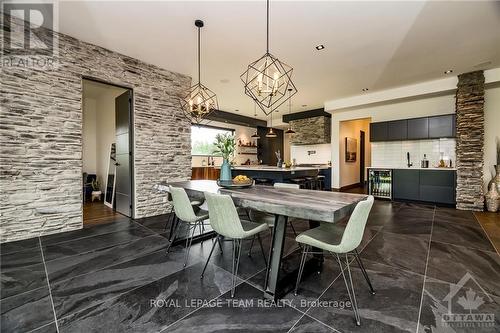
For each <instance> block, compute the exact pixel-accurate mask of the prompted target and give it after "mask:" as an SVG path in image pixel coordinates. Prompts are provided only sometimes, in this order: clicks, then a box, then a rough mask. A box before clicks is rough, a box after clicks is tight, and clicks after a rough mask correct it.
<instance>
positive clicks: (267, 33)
mask: <svg viewBox="0 0 500 333" xmlns="http://www.w3.org/2000/svg"><path fill="white" fill-rule="evenodd" d="M266 24H267V31H266V37H267V38H266V40H267V44H266V53H269V0H267V23H266Z"/></svg>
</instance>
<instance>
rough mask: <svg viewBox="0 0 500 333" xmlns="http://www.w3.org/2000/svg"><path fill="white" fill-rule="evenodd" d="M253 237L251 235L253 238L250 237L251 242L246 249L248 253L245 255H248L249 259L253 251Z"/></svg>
mask: <svg viewBox="0 0 500 333" xmlns="http://www.w3.org/2000/svg"><path fill="white" fill-rule="evenodd" d="M255 237H256V236H255V235H253V237H252V242H251V243H250V247H249V248H248V253H247V255H248V256H249V257H251V256H252V249H253V243H254V242H255Z"/></svg>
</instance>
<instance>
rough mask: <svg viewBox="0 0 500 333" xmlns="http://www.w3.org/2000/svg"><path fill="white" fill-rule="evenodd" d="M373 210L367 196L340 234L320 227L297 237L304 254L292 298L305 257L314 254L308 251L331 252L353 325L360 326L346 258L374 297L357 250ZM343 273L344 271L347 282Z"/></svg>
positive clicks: (338, 230)
mask: <svg viewBox="0 0 500 333" xmlns="http://www.w3.org/2000/svg"><path fill="white" fill-rule="evenodd" d="M372 206H373V196H371V195H370V196H368V198H367V199H366V200H363V201H360V202H358V204H357V205H356V207H355V208H354V211H353V212H352V214H351V216H350V218H349V221H348V222H347V225H346V227H345V229H344V230H343V231H342V230H341V229H339V228H337V226H335V225H332V224H328V223H323V224H322V225H321V226H319V227H318V228H314V229H310V230H307V231H305V232H303V233H301V234H300V235H298V236H297V238H296V241H297V242H299V243H302V244H304V250H303V252H302V258H301V260H300V266H299V274H298V276H297V283H296V284H295V295H297V290H298V288H299V283H300V279H301V278H302V273H303V271H304V265H305V262H306V257H307V255H308V254H314V253H317V252H313V251H311V248H317V249H321V250H323V251H327V252H330V253H331V254H332V255H333V256H334V257H335V258H336V259H337V262H338V264H339V266H340V270H341V272H342V277H343V278H344V283H345V286H346V288H347V294H348V295H349V299H350V301H351V304H352V309H353V311H354V317H355V319H356V324H357V325H358V326H359V325H361V322H360V317H359V312H358V304H357V302H356V294H355V293H354V285H353V283H352V276H351V269H350V267H349V258H348V256H347V255H348V254H352V255H354V258H355V259H356V261H357V263H358V265H359V268H360V269H361V272H362V274H363V276H364V278H365V279H366V282H367V283H368V286H369V288H370V291H371V293H372V294H375V291H374V290H373V286H372V284H371V282H370V279H369V277H368V274H367V273H366V270H365V267H364V266H363V263H362V262H361V258H360V257H359V254H358V251H357V250H356V248H357V247H358V246H359V244H361V240H362V238H363V233H364V231H365V226H366V222H367V220H368V215H369V214H370V210H371V208H372ZM340 255H345V267H343V265H342V261H341V259H340ZM344 270H347V274H348V278H349V282H348V279H347V278H346V274H345V272H344Z"/></svg>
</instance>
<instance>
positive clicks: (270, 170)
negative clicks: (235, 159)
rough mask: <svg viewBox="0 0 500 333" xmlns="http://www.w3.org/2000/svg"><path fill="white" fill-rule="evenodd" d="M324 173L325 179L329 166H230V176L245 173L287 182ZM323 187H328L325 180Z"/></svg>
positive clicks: (329, 172) (328, 172)
mask: <svg viewBox="0 0 500 333" xmlns="http://www.w3.org/2000/svg"><path fill="white" fill-rule="evenodd" d="M318 174H324V175H325V179H326V178H328V179H330V174H331V168H330V167H329V166H325V165H318V166H311V167H300V166H298V167H291V168H279V167H277V166H270V165H241V166H235V167H233V168H232V176H233V177H235V176H237V175H245V176H247V177H250V178H253V179H259V178H261V179H269V180H272V181H273V182H289V181H290V179H293V178H303V177H314V176H317V175H318ZM325 188H330V185H329V182H328V185H327V181H325Z"/></svg>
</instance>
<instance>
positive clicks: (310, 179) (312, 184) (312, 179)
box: [305, 176, 316, 190]
mask: <svg viewBox="0 0 500 333" xmlns="http://www.w3.org/2000/svg"><path fill="white" fill-rule="evenodd" d="M305 178H306V186H307V188H308V189H310V190H315V189H316V176H306V177H305Z"/></svg>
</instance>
